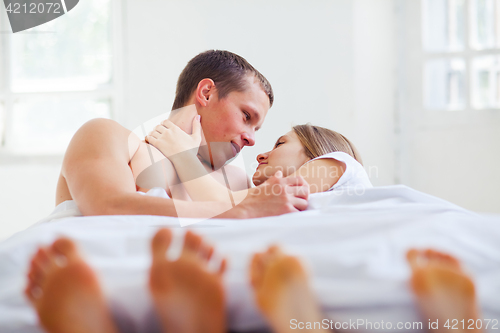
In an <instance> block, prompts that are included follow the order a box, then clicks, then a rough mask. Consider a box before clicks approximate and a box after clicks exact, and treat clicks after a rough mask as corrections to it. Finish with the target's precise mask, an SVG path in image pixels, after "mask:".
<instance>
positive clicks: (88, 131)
mask: <svg viewBox="0 0 500 333" xmlns="http://www.w3.org/2000/svg"><path fill="white" fill-rule="evenodd" d="M273 99H274V96H273V92H272V89H271V85H270V84H269V82H268V81H267V80H266V79H265V78H264V77H263V76H262V74H260V73H259V72H258V71H257V70H256V69H255V68H253V67H252V66H251V65H250V64H249V63H248V62H246V60H245V59H243V58H241V57H239V56H237V55H235V54H233V53H230V52H226V51H207V52H204V53H202V54H199V55H198V56H196V57H195V58H193V59H192V60H191V61H190V62H189V63H188V65H187V66H186V68H185V69H184V70H183V72H182V73H181V75H180V77H179V80H178V83H177V91H176V98H175V102H174V106H173V109H176V111H174V112H172V113H171V115H170V117H169V119H168V120H167V121H164V122H163V123H162V124H161V125H158V126H157V127H156V128H155V129H154V131H153V132H151V133H149V135H148V136H147V138H146V140H147V142H145V141H141V140H139V138H137V137H136V136H134V135H133V134H132V133H131V132H130V131H128V130H126V129H125V128H123V127H121V126H120V125H118V124H116V123H115V122H113V121H110V120H103V119H98V120H93V121H90V122H88V123H86V124H85V125H84V126H82V128H81V129H80V130H78V132H77V133H76V134H75V136H74V138H73V139H72V141H71V143H70V145H69V147H68V150H67V152H66V155H65V158H64V162H63V167H62V170H61V175H60V178H59V182H58V186H57V199H56V204H61V203H63V202H65V201H68V200H72V201H73V202H74V203H75V204H76V206H77V207H78V209H79V211H80V212H81V213H82V214H83V215H106V214H109V215H113V214H148V215H165V216H182V217H202V218H204V217H214V216H216V217H219V218H252V217H261V216H271V215H279V214H284V213H290V212H296V211H300V210H304V209H306V207H307V199H308V196H309V193H314V192H323V191H328V190H332V189H337V188H338V189H342V188H347V187H353V186H361V187H371V184H370V182H369V180H368V177H367V175H366V173H365V172H364V169H363V168H362V166H361V164H360V161H361V160H360V157H359V154H358V153H357V152H356V149H355V148H354V146H353V145H352V144H351V143H350V142H349V141H348V140H347V139H346V138H345V137H343V136H342V135H340V134H338V133H336V132H333V131H330V130H327V129H324V128H320V127H315V126H311V125H301V126H295V127H294V128H293V130H292V131H290V132H289V133H287V134H285V135H283V136H281V137H280V138H279V139H278V141H277V142H276V144H275V146H274V148H273V149H272V150H271V151H270V152H267V153H264V154H260V155H259V156H258V157H257V160H258V162H259V167H258V168H257V170H256V172H255V174H254V176H253V182H254V184H255V185H257V186H256V187H253V188H250V189H248V186H247V179H246V175H244V173H242V172H241V171H239V170H237V169H236V168H229V167H224V168H223V167H222V166H224V164H225V163H226V161H228V160H229V159H231V158H233V157H234V156H235V155H236V154H237V153H239V151H240V150H241V149H242V148H243V147H244V146H247V145H253V144H254V142H255V137H254V136H255V131H257V130H258V129H259V128H260V127H261V125H262V123H263V121H264V118H265V116H266V114H267V112H268V109H269V108H270V107H271V105H272V103H273ZM165 156H167V157H168V158H167V159H166V158H165ZM158 161H161V163H160V164H161V170H160V172H159V173H158V168H155V166H157V165H158V164H159V163H156V162H158ZM160 174H161V175H164V176H163V177H160ZM141 179H146V180H147V181H144V182H141V181H140V180H141ZM228 179H229V181H228ZM149 180H152V181H149ZM158 182H159V184H158ZM228 183H231V190H230V191H229V189H228V186H227V184H228ZM151 184H154V186H151ZM156 186H159V187H162V188H164V189H165V192H166V194H167V195H168V197H170V198H174V199H178V200H170V199H168V198H166V197H154V196H145V195H140V194H138V193H137V192H146V191H147V190H149V189H150V188H152V187H156ZM228 194H229V195H228ZM228 198H229V199H228ZM174 202H175V203H174ZM170 239H171V232H170V231H169V230H167V229H162V230H160V231H159V232H158V233H157V234H156V236H155V237H154V239H153V241H152V256H153V261H152V266H151V270H150V284H149V285H150V291H151V294H152V296H153V299H154V301H155V304H156V310H157V312H158V316H159V318H161V322H162V326H163V328H164V329H165V331H169V332H182V331H189V332H201V331H209V332H212V331H213V332H216V331H217V332H223V331H224V329H225V317H224V295H223V289H222V275H223V272H224V270H225V263H222V264H221V265H220V267H219V268H218V269H217V270H216V271H210V270H209V269H208V268H207V263H208V261H209V260H210V257H211V256H212V253H213V248H212V247H210V246H208V245H207V244H206V243H205V242H203V241H202V240H201V238H200V237H199V236H196V235H194V234H193V233H191V232H187V233H186V236H185V243H184V250H183V251H182V254H181V256H180V257H179V258H178V259H177V260H176V261H169V260H167V259H166V257H165V251H166V250H167V248H168V247H169V243H170ZM427 257H429V256H427ZM431 261H433V262H435V261H436V260H429V262H431ZM411 262H415V260H413V261H411ZM438 263H439V264H440V265H441V264H443V263H440V262H439V260H438ZM443 265H444V264H443ZM441 266H442V265H441ZM412 267H413V266H412ZM445 268H446V267H445ZM452 268H453V267H452ZM434 271H435V270H432V269H430V270H429V269H428V270H427V271H425V270H424V272H423V273H422V274H421V275H422V277H420V278H419V277H418V276H417V275H415V274H416V273H415V274H414V278H415V281H416V282H415V283H414V284H415V285H416V286H418V285H419V283H420V282H419V281H424V282H425V283H427V282H428V281H430V282H429V283H427V284H425V283H424V284H425V286H424V287H421V288H420V289H421V290H424V291H425V292H428V291H429V290H430V291H431V297H430V301H429V302H430V303H429V304H430V305H432V304H434V303H435V302H434V301H435V299H436V297H435V296H436V295H437V294H436V293H438V294H439V292H441V291H444V296H447V295H448V294H449V292H448V294H447V293H446V292H447V291H448V290H447V289H446V288H445V283H444V282H443V278H441V275H442V274H441V273H439V272H438V274H437V277H434V275H436V274H434ZM250 272H251V281H252V284H253V286H254V290H255V296H256V300H257V303H258V305H259V307H260V309H261V310H262V312H263V314H264V315H265V316H266V317H267V318H268V320H269V322H270V325H271V327H273V328H274V329H275V330H276V331H277V332H287V331H290V326H289V320H290V319H291V318H295V319H297V320H299V319H303V321H313V320H317V319H319V316H320V312H319V309H318V306H317V305H316V303H315V302H314V297H313V296H312V293H311V291H310V289H309V287H308V285H307V280H306V278H305V274H304V271H303V269H302V267H301V266H300V263H299V262H298V261H297V259H296V258H293V257H289V256H286V255H284V254H283V253H281V251H280V250H279V249H278V248H276V247H271V248H270V249H269V250H268V251H267V252H265V253H260V254H256V255H255V256H254V258H253V260H252V263H251V269H250ZM414 272H417V270H416V269H415V270H414ZM452 273H453V272H452ZM433 274H434V275H433ZM461 274H462V273H461V271H459V270H458V272H457V273H456V275H459V276H462V275H461ZM415 276H417V277H415ZM28 280H29V282H28V285H27V287H26V294H27V296H28V298H29V299H30V300H31V301H32V304H33V305H34V307H35V309H36V311H37V313H38V315H39V318H40V321H41V323H42V325H43V326H44V327H45V329H47V330H48V331H49V332H116V328H115V326H114V324H113V322H112V320H111V317H110V315H109V310H108V309H107V307H106V302H105V299H104V296H103V294H102V292H101V290H100V287H99V284H98V282H97V279H96V276H95V274H94V273H93V271H92V270H91V269H90V267H89V266H88V265H87V264H86V263H85V261H84V260H83V259H82V257H81V256H80V255H79V254H78V252H77V251H76V248H75V245H74V243H73V242H72V241H71V240H68V239H59V240H57V241H56V242H54V243H53V244H52V245H51V246H49V247H41V248H40V249H39V251H38V252H37V253H36V255H35V256H34V257H33V260H32V262H31V267H30V272H29V276H28ZM462 280H464V281H465V282H467V281H469V280H468V279H467V278H466V277H465V278H464V279H462ZM463 286H467V283H465V284H464V285H463ZM460 288H461V289H460ZM460 288H458V289H460V290H459V291H463V290H465V287H463V288H462V287H460ZM417 289H418V288H416V290H417ZM420 289H419V290H420ZM465 291H468V290H465ZM440 295H441V294H439V295H438V296H437V300H438V301H440V300H441V299H444V301H447V298H446V297H444V298H443V296H442V295H441V296H440ZM460 295H461V294H460ZM472 298H473V294H472ZM433 302H434V303H433ZM445 304H447V303H445ZM452 314H454V313H452ZM467 314H468V313H467ZM291 316H292V317H291ZM462 318H465V317H462Z"/></svg>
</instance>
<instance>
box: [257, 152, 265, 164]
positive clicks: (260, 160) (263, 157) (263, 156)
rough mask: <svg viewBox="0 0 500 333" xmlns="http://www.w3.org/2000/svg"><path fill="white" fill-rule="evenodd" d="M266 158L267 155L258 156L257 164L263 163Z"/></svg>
mask: <svg viewBox="0 0 500 333" xmlns="http://www.w3.org/2000/svg"><path fill="white" fill-rule="evenodd" d="M266 158H267V153H263V154H259V155H257V162H259V163H261V162H263V161H265V160H266Z"/></svg>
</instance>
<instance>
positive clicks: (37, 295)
mask: <svg viewBox="0 0 500 333" xmlns="http://www.w3.org/2000/svg"><path fill="white" fill-rule="evenodd" d="M42 295H43V291H42V288H40V287H33V289H31V296H33V298H35V299H38V298H40V297H42Z"/></svg>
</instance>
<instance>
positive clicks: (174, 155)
mask: <svg viewBox="0 0 500 333" xmlns="http://www.w3.org/2000/svg"><path fill="white" fill-rule="evenodd" d="M199 117H200V116H196V117H195V118H194V119H193V133H192V134H191V135H189V134H187V133H186V132H184V131H183V130H181V129H180V128H179V127H178V126H176V125H175V124H174V123H172V122H171V121H169V120H165V121H164V122H163V123H162V124H161V125H158V126H156V127H155V129H154V130H153V131H152V132H151V133H150V134H149V135H148V136H146V140H147V141H148V142H149V143H150V144H152V145H153V146H155V147H156V148H157V149H158V150H160V151H161V152H162V153H163V155H165V156H166V157H167V158H168V159H169V160H170V161H171V162H172V164H173V165H174V167H175V169H176V172H177V175H178V176H179V179H180V181H181V182H182V185H183V186H184V187H185V188H186V191H187V192H188V194H189V196H190V197H191V199H192V200H193V201H222V202H231V201H232V200H234V203H235V204H236V205H237V204H239V203H240V202H241V201H243V199H245V197H246V196H247V193H248V190H242V191H237V192H233V191H231V190H230V189H228V188H227V187H225V186H224V185H222V184H221V183H219V182H218V181H217V180H215V179H214V178H213V177H212V176H211V175H210V173H209V172H208V171H207V170H206V169H205V167H204V166H203V164H202V163H201V162H200V160H199V159H198V156H197V153H198V148H199V144H200V142H201V124H200V118H199Z"/></svg>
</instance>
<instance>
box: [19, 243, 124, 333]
mask: <svg viewBox="0 0 500 333" xmlns="http://www.w3.org/2000/svg"><path fill="white" fill-rule="evenodd" d="M28 279H29V282H28V285H27V286H26V290H25V294H26V296H27V297H28V299H29V300H30V302H31V303H32V305H33V307H34V308H35V310H36V312H37V313H38V317H39V319H40V323H41V324H42V326H43V327H44V328H45V330H47V331H48V332H50V333H89V332H92V333H111V332H117V331H116V328H115V326H114V323H113V321H112V319H111V313H110V311H109V309H108V307H107V303H106V300H105V298H104V296H103V293H102V292H101V289H100V287H99V283H98V280H97V277H96V275H95V273H94V272H93V271H92V269H91V268H90V267H89V266H88V265H87V264H86V263H85V262H84V261H83V259H82V257H81V256H80V255H79V254H78V252H77V250H76V246H75V244H74V243H73V242H72V241H71V240H69V239H67V238H59V239H58V240H56V241H55V242H54V243H53V244H52V245H51V246H48V247H41V248H39V249H38V252H37V253H36V254H35V255H34V256H33V258H32V260H31V266H30V270H29V273H28Z"/></svg>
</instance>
